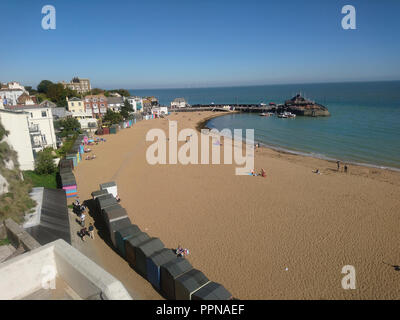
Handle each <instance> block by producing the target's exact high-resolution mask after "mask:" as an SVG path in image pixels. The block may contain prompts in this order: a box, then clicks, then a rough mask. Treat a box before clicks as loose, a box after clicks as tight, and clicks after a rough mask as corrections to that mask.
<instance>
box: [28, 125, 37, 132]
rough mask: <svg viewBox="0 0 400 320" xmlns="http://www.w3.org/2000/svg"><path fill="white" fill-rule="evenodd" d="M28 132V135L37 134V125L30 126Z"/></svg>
mask: <svg viewBox="0 0 400 320" xmlns="http://www.w3.org/2000/svg"><path fill="white" fill-rule="evenodd" d="M29 132H30V133H36V132H39V125H38V124H32V125H30V126H29Z"/></svg>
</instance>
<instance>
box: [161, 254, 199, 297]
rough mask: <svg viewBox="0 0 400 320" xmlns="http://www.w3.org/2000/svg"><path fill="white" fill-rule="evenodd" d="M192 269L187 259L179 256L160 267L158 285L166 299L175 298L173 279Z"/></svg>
mask: <svg viewBox="0 0 400 320" xmlns="http://www.w3.org/2000/svg"><path fill="white" fill-rule="evenodd" d="M192 269H193V267H192V265H191V264H190V263H189V261H187V260H186V259H185V258H180V257H176V258H175V259H173V260H171V261H169V262H167V263H165V264H163V265H162V266H161V267H160V287H161V291H162V292H163V293H164V294H165V296H166V298H167V299H171V300H173V299H175V279H176V278H178V277H179V276H181V275H182V274H184V273H186V272H188V271H189V270H192Z"/></svg>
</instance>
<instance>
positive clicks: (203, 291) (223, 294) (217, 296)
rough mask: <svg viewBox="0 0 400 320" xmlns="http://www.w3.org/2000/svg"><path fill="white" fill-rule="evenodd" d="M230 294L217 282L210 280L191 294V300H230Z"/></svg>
mask: <svg viewBox="0 0 400 320" xmlns="http://www.w3.org/2000/svg"><path fill="white" fill-rule="evenodd" d="M230 299H232V294H231V293H230V292H229V291H228V290H226V289H225V287H224V286H223V285H221V284H219V283H216V282H213V281H210V282H209V283H207V284H206V285H205V286H204V287H202V288H200V289H199V290H197V291H196V292H194V293H193V294H192V300H230Z"/></svg>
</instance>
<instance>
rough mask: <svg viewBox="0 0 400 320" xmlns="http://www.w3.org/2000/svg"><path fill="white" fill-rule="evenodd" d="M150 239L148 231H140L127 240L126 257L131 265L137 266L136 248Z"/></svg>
mask: <svg viewBox="0 0 400 320" xmlns="http://www.w3.org/2000/svg"><path fill="white" fill-rule="evenodd" d="M148 239H150V237H149V235H148V234H147V233H146V232H140V233H138V234H137V235H135V236H133V237H131V238H130V239H128V240H127V241H125V257H126V261H128V263H129V264H130V266H131V267H135V265H136V253H135V248H136V247H137V246H138V245H140V244H141V243H143V242H145V241H146V240H148Z"/></svg>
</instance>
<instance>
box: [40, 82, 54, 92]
mask: <svg viewBox="0 0 400 320" xmlns="http://www.w3.org/2000/svg"><path fill="white" fill-rule="evenodd" d="M52 84H53V82H51V81H50V80H42V81H40V83H39V84H38V86H37V91H38V92H39V93H44V94H47V92H48V90H49V87H50V86H51V85H52Z"/></svg>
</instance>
